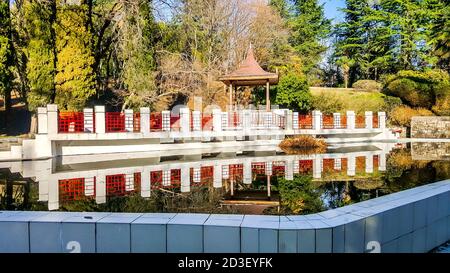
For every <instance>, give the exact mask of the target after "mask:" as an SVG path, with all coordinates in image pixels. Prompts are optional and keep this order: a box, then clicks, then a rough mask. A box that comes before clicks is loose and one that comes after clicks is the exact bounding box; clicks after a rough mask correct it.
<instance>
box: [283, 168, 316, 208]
mask: <svg viewBox="0 0 450 273" xmlns="http://www.w3.org/2000/svg"><path fill="white" fill-rule="evenodd" d="M278 192H279V194H280V198H281V205H282V213H294V214H309V213H315V212H320V211H322V210H323V203H322V200H320V196H321V191H320V188H317V187H316V186H315V185H314V183H313V182H312V176H309V175H295V176H294V179H293V180H286V179H284V177H279V178H278Z"/></svg>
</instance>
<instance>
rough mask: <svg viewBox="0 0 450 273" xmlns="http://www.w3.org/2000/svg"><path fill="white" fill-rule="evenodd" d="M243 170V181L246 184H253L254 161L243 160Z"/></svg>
mask: <svg viewBox="0 0 450 273" xmlns="http://www.w3.org/2000/svg"><path fill="white" fill-rule="evenodd" d="M242 168H243V170H242V172H243V174H244V177H243V182H244V184H251V183H252V162H251V161H250V160H245V161H244V162H243V166H242Z"/></svg>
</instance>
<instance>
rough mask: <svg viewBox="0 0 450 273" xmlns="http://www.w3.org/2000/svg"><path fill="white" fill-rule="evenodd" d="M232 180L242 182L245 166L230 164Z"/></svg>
mask: <svg viewBox="0 0 450 273" xmlns="http://www.w3.org/2000/svg"><path fill="white" fill-rule="evenodd" d="M229 171H230V178H233V180H235V181H236V180H240V179H242V177H243V174H244V165H243V164H230V165H229Z"/></svg>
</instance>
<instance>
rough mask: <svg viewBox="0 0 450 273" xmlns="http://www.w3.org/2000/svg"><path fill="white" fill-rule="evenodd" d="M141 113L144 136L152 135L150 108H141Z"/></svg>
mask: <svg viewBox="0 0 450 273" xmlns="http://www.w3.org/2000/svg"><path fill="white" fill-rule="evenodd" d="M139 112H140V114H141V120H140V125H141V133H143V134H144V135H146V134H149V133H150V108H149V107H141V108H140V109H139ZM143 197H144V196H143Z"/></svg>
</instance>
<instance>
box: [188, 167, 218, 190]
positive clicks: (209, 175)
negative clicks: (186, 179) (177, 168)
mask: <svg viewBox="0 0 450 273" xmlns="http://www.w3.org/2000/svg"><path fill="white" fill-rule="evenodd" d="M190 178H191V180H190V181H191V186H205V185H207V184H208V183H212V182H213V179H214V166H203V167H201V168H200V177H199V179H200V182H194V168H191V169H190Z"/></svg>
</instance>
